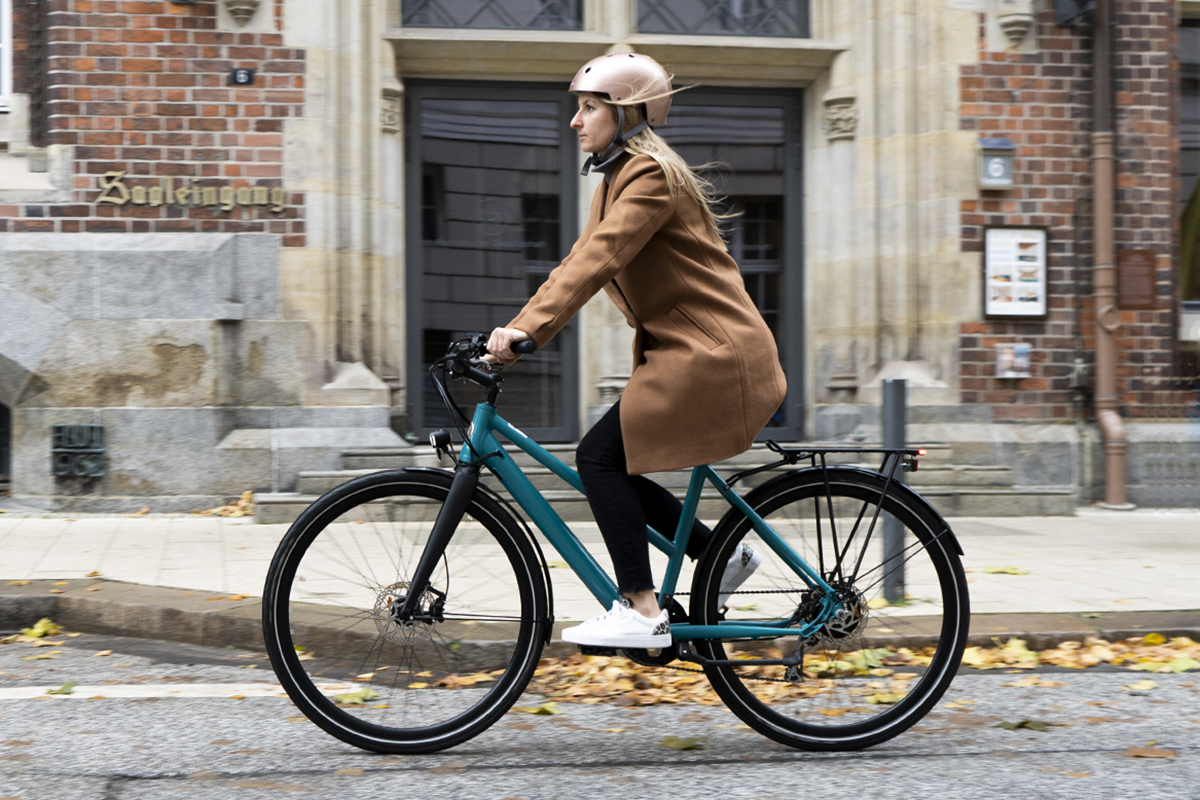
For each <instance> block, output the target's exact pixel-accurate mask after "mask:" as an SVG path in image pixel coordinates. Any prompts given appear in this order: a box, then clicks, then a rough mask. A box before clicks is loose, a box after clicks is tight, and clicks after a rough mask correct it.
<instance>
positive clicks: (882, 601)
mask: <svg viewBox="0 0 1200 800" xmlns="http://www.w3.org/2000/svg"><path fill="white" fill-rule="evenodd" d="M890 605H891V603H889V602H888V600H887V598H886V597H872V598H871V599H870V600H868V601H867V608H870V609H880V608H887V607H888V606H890Z"/></svg>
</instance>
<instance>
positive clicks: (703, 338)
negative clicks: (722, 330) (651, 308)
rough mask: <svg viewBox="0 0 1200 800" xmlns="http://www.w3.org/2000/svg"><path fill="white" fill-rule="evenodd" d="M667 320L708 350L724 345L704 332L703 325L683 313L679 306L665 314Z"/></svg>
mask: <svg viewBox="0 0 1200 800" xmlns="http://www.w3.org/2000/svg"><path fill="white" fill-rule="evenodd" d="M667 319H669V320H671V322H674V323H675V324H676V325H678V326H679V328H680V329H681V330H682V331H683V332H684V333H686V334H687V335H688V336H690V337H691V338H693V339H695V340H696V341H697V342H699V343H700V344H702V345H704V346H705V347H706V348H708V349H709V350H715V349H717V348H718V347H720V346H721V345H722V344H724V342H722V341H721V340H719V339H718V338H717V337H715V336H713V335H712V334H711V333H709V332H708V331H707V330H705V328H704V326H703V325H701V324H700V323H699V322H697V321H696V320H695V319H693V318H692V315H691V314H689V313H687V312H686V311H684V310H683V308H682V307H680V306H675V307H674V308H672V309H671V310H670V311H669V312H667Z"/></svg>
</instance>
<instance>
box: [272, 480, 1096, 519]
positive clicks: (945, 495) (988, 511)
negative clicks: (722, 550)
mask: <svg viewBox="0 0 1200 800" xmlns="http://www.w3.org/2000/svg"><path fill="white" fill-rule="evenodd" d="M343 474H344V473H343ZM673 491H674V493H675V495H676V496H677V497H679V498H680V499H682V497H683V494H684V490H683V489H682V488H677V489H674V490H673ZM918 491H920V493H921V495H922V496H923V497H924V498H925V499H927V500H928V501H929V502H930V504H931V505H933V507H934V508H936V509H937V510H938V512H939V513H940V514H941V515H942V516H944V517H1024V516H1074V514H1075V508H1076V505H1077V499H1076V496H1075V491H1074V490H1073V489H1072V488H1069V487H1005V488H1000V487H985V486H970V487H959V486H922V487H919V488H918ZM502 494H503V493H502ZM542 494H543V496H544V497H545V498H546V500H547V501H548V502H549V503H550V505H551V506H552V507H553V508H554V509H555V510H556V511H557V512H558V513H559V514H560V515H561V516H562V518H563V519H565V520H567V521H568V522H574V521H579V520H591V519H592V515H591V510H590V509H589V507H588V504H587V499H586V498H585V497H583V496H582V495H580V494H579V493H577V492H575V491H574V490H571V489H551V490H543V492H542ZM318 496H319V495H317V494H315V493H300V492H296V493H280V494H260V495H256V496H255V504H256V506H257V521H258V522H264V523H266V522H270V523H291V522H293V521H295V519H296V517H297V516H298V515H299V514H300V512H301V511H303V510H304V509H305V508H306V507H307V506H308V505H310V504H311V503H313V502H314V501H315V500H316V499H317V497H318ZM728 507H729V506H728V504H727V503H726V502H725V500H724V499H722V498H721V496H720V495H719V494H718V493H717V492H716V491H715V490H712V489H709V490H705V491H704V492H703V493H702V494H701V499H700V510H699V513H700V516H701V518H703V519H717V518H719V517H720V516H721V515H723V514H724V513H725V511H726V510H727V509H728Z"/></svg>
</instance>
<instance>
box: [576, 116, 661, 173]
mask: <svg viewBox="0 0 1200 800" xmlns="http://www.w3.org/2000/svg"><path fill="white" fill-rule="evenodd" d="M649 127H650V123H649V122H647V121H646V120H642V121H641V122H639V123H638V124H637V125H634V126H633V127H632V128H630V130H629V132H628V133H626V132H625V109H624V107H623V106H617V135H616V136H615V137H613V140H612V144H610V145H609V146H608V147H606V148H604V152H603V153H592V155H591V156H589V157H588V159H587V161H585V162H583V170H581V171H580V173H579V174H580V175H584V176H586V175H587V174H588V173H589V172H591V171H592V170H594V169H595V170H600V169H603V168H604V167H607V166H608V165H610V164H612V163H613V162H614V161H616V160H617V159H618V158H620V157H621V154H622V153H623V152H624V147H625V143H626V142H628V141H629V140H630V139H632V138H633V137H635V136H637V135H638V134H639V133H641V132H642V131H644V130H646V128H649Z"/></svg>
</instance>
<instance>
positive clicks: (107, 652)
mask: <svg viewBox="0 0 1200 800" xmlns="http://www.w3.org/2000/svg"><path fill="white" fill-rule="evenodd" d="M112 654H113V651H112V650H101V651H99V652H97V653H94V654H93V655H92V657H93V658H103V657H104V656H111V655H112Z"/></svg>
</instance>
